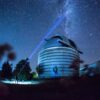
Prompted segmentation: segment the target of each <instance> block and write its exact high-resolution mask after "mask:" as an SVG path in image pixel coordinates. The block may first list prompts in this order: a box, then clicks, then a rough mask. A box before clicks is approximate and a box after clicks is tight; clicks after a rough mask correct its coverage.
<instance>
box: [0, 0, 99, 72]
mask: <svg viewBox="0 0 100 100" xmlns="http://www.w3.org/2000/svg"><path fill="white" fill-rule="evenodd" d="M61 14H66V19H65V20H64V21H63V22H62V23H61V25H60V26H59V27H58V28H57V29H56V30H55V31H54V32H53V33H52V34H56V33H59V34H66V36H67V37H69V38H71V39H72V40H74V41H75V43H76V44H77V45H78V48H79V49H80V50H81V51H83V53H84V54H83V55H81V59H83V60H84V61H85V63H93V62H95V61H97V60H100V46H99V43H100V0H0V43H5V42H8V43H10V44H11V45H12V46H13V47H14V49H15V51H16V53H17V59H16V61H15V62H14V64H16V63H17V62H18V61H19V60H21V59H23V58H27V57H29V56H30V54H31V53H32V51H33V50H34V48H35V47H36V46H37V45H38V43H39V42H40V40H41V38H43V37H44V36H45V34H46V32H47V31H48V30H49V28H50V27H51V26H52V23H53V22H54V20H55V19H56V18H57V16H59V15H61ZM37 55H38V52H37V54H36V55H34V57H33V58H32V59H31V61H30V62H31V67H32V69H33V70H34V68H35V66H36V63H37Z"/></svg>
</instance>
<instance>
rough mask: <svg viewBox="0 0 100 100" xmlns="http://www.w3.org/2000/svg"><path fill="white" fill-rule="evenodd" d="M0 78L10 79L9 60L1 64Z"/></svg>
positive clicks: (10, 68)
mask: <svg viewBox="0 0 100 100" xmlns="http://www.w3.org/2000/svg"><path fill="white" fill-rule="evenodd" d="M1 78H2V79H11V78H12V67H11V64H9V62H5V63H4V64H3V66H2V71H1Z"/></svg>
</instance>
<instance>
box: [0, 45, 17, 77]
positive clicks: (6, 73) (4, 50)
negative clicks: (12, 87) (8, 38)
mask: <svg viewBox="0 0 100 100" xmlns="http://www.w3.org/2000/svg"><path fill="white" fill-rule="evenodd" d="M5 56H6V57H7V60H6V61H5V62H4V64H3V65H2V70H1V74H0V76H1V77H0V78H2V79H11V78H12V68H11V65H12V64H10V61H13V60H15V58H16V54H15V52H13V48H12V46H11V45H10V44H8V43H6V44H3V45H0V60H2V59H3V57H5Z"/></svg>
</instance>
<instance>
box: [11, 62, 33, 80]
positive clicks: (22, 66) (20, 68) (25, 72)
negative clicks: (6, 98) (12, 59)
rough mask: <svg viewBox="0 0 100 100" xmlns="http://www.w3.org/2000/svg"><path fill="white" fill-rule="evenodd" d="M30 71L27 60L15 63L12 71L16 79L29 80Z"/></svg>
mask: <svg viewBox="0 0 100 100" xmlns="http://www.w3.org/2000/svg"><path fill="white" fill-rule="evenodd" d="M30 72H31V68H30V64H29V62H28V61H27V60H21V61H19V62H18V64H17V65H16V67H15V69H14V72H13V73H14V76H15V77H17V78H18V80H29V79H30Z"/></svg>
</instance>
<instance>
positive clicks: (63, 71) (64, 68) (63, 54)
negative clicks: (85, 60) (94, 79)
mask: <svg viewBox="0 0 100 100" xmlns="http://www.w3.org/2000/svg"><path fill="white" fill-rule="evenodd" d="M79 60H80V57H79V51H78V50H77V47H76V45H75V43H74V42H73V41H72V40H70V39H68V38H67V37H65V36H60V35H55V36H52V37H51V38H48V39H45V42H44V45H43V46H42V48H41V50H40V52H39V56H38V67H37V72H38V75H39V78H60V77H74V76H78V75H79Z"/></svg>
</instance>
